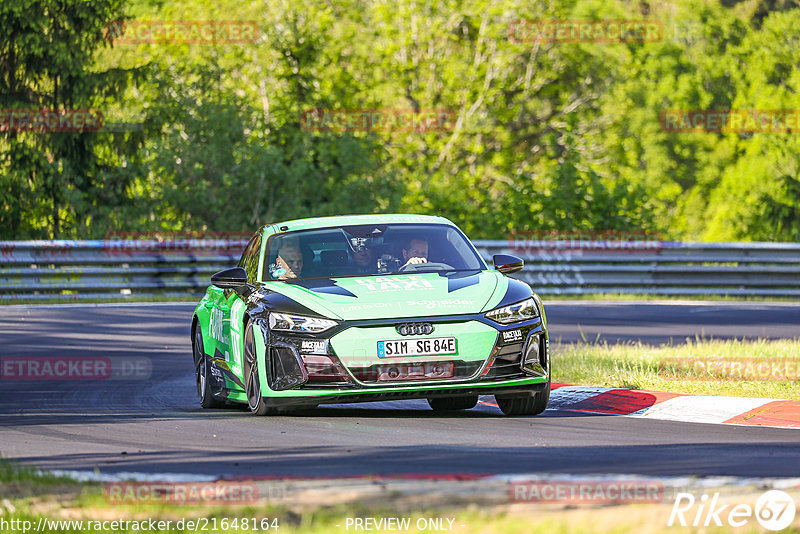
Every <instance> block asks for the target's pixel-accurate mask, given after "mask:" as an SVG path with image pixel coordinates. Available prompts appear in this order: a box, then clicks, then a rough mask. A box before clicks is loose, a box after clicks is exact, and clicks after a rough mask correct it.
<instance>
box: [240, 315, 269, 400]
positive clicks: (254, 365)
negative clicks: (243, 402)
mask: <svg viewBox="0 0 800 534" xmlns="http://www.w3.org/2000/svg"><path fill="white" fill-rule="evenodd" d="M244 390H245V393H247V407H248V408H250V413H252V414H254V415H267V414H270V413H273V412H274V411H273V410H270V409H269V408H268V407H267V405H266V403H265V402H264V397H262V396H261V382H260V380H259V378H258V359H257V358H256V343H255V338H254V337H253V325H252V324H251V323H248V325H247V327H246V328H245V331H244Z"/></svg>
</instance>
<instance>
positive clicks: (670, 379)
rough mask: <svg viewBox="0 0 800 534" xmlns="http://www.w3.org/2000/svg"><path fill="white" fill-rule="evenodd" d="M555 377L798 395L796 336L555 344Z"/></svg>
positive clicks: (704, 391)
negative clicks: (656, 343) (676, 342)
mask: <svg viewBox="0 0 800 534" xmlns="http://www.w3.org/2000/svg"><path fill="white" fill-rule="evenodd" d="M552 357H553V364H552V365H553V374H554V376H553V379H554V381H556V382H562V383H568V384H575V385H591V386H599V387H615V388H631V389H646V390H651V391H670V392H675V393H686V394H698V395H731V396H737V397H764V398H780V399H793V400H800V376H799V375H800V339H780V340H765V339H758V340H751V341H747V340H741V341H740V340H700V339H696V340H688V342H687V343H686V344H682V345H660V346H651V345H643V344H641V343H635V344H634V343H628V344H625V343H623V344H617V345H609V344H606V343H599V344H591V343H582V344H575V345H566V344H565V345H554V347H553V356H552Z"/></svg>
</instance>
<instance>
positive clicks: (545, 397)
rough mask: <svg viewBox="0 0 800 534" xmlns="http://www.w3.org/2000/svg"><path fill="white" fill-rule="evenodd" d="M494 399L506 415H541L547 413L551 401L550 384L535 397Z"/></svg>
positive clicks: (496, 396)
mask: <svg viewBox="0 0 800 534" xmlns="http://www.w3.org/2000/svg"><path fill="white" fill-rule="evenodd" d="M494 398H495V400H496V401H497V405H498V406H499V407H500V410H501V411H502V412H503V413H504V414H505V415H539V414H540V413H542V412H543V411H545V409H546V408H547V403H548V402H549V401H550V382H548V383H547V387H546V388H545V389H543V390H542V391H539V392H537V393H536V394H534V395H526V396H524V397H520V396H503V395H495V396H494Z"/></svg>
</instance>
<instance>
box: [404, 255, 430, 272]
mask: <svg viewBox="0 0 800 534" xmlns="http://www.w3.org/2000/svg"><path fill="white" fill-rule="evenodd" d="M419 263H428V259H427V258H417V257H414V258H408V261H407V262H405V263H404V264H403V267H406V266H408V265H417V264H419ZM403 267H400V268H401V269H402V268H403Z"/></svg>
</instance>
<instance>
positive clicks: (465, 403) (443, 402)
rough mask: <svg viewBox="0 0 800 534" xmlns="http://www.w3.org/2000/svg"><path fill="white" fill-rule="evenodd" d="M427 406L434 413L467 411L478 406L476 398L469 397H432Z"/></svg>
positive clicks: (475, 396) (474, 396)
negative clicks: (429, 406)
mask: <svg viewBox="0 0 800 534" xmlns="http://www.w3.org/2000/svg"><path fill="white" fill-rule="evenodd" d="M428 404H430V405H431V408H432V409H433V411H434V412H436V413H445V412H455V411H457V410H469V409H470V408H474V407H475V406H477V405H478V396H477V395H469V396H467V397H434V398H432V399H428Z"/></svg>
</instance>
